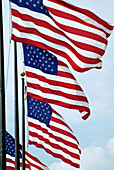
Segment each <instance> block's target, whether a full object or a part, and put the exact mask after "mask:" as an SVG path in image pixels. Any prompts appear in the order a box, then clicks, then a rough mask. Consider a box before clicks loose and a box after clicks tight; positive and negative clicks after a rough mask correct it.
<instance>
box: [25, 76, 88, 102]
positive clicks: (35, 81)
mask: <svg viewBox="0 0 114 170" xmlns="http://www.w3.org/2000/svg"><path fill="white" fill-rule="evenodd" d="M27 82H29V83H33V84H38V85H40V86H41V87H43V88H48V89H49V90H54V91H58V94H57V97H58V95H60V96H61V92H63V93H66V94H67V95H68V94H71V95H74V96H85V95H84V93H83V92H82V91H79V90H72V89H70V88H65V87H62V86H56V85H50V84H49V83H48V82H43V81H40V80H39V79H37V78H31V77H28V76H27ZM53 93H54V92H53ZM59 93H60V94H59ZM55 95H56V94H55ZM65 98H68V97H65ZM72 100H75V99H72Z"/></svg>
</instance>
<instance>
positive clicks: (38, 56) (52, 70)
mask: <svg viewBox="0 0 114 170" xmlns="http://www.w3.org/2000/svg"><path fill="white" fill-rule="evenodd" d="M23 49H24V60H25V65H26V66H30V67H33V68H36V69H40V70H41V71H42V72H44V73H47V74H52V75H57V68H58V61H57V58H56V57H55V56H54V55H52V54H51V53H49V52H48V51H47V50H44V49H41V48H37V47H34V46H31V45H27V44H23Z"/></svg>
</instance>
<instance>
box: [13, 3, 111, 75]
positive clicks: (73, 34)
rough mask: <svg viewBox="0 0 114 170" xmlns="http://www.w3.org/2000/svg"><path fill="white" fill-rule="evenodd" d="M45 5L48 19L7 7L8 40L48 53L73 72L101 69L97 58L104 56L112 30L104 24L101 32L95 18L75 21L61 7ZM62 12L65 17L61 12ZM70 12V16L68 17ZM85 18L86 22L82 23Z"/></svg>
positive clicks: (32, 12) (37, 14)
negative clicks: (11, 28) (8, 16)
mask: <svg viewBox="0 0 114 170" xmlns="http://www.w3.org/2000/svg"><path fill="white" fill-rule="evenodd" d="M59 2H61V1H59ZM45 4H46V6H47V8H48V9H49V11H50V14H51V17H52V18H49V17H48V16H46V15H44V14H41V13H37V12H34V11H31V10H29V9H27V8H21V7H19V6H17V5H16V4H14V3H11V8H12V25H13V30H12V31H13V32H12V39H13V40H15V41H19V42H23V43H27V44H30V45H33V46H37V47H39V48H42V49H46V50H49V51H51V52H52V53H53V54H54V55H56V57H58V59H59V60H61V61H63V62H64V63H66V64H67V65H68V66H69V67H70V68H73V69H74V70H76V71H80V72H84V71H86V70H89V69H91V68H101V65H102V64H101V60H100V57H101V56H102V55H103V54H104V51H105V49H106V44H107V36H108V35H109V34H110V33H111V30H112V29H113V27H112V26H111V25H109V24H108V23H107V24H105V25H108V26H107V28H106V31H105V30H104V29H103V28H100V27H99V26H97V25H95V23H96V22H97V20H96V18H95V17H93V18H95V19H91V20H92V21H91V20H89V21H88V18H89V17H88V16H87V14H86V13H85V15H84V16H82V17H83V19H82V18H80V15H81V14H80V13H81V12H80V13H79V16H78V17H76V15H75V14H74V13H76V11H75V10H71V9H70V8H67V7H66V6H65V5H62V3H61V4H60V5H59V4H58V3H57V1H54V2H51V1H45ZM58 5H59V7H60V8H58ZM52 6H53V8H52ZM58 9H59V10H58ZM66 9H67V11H69V13H68V12H67V11H65V10H66ZM54 11H55V12H54ZM70 11H71V12H72V11H73V12H74V13H73V14H72V15H71V14H70ZM64 14H65V16H66V18H65V17H64ZM66 14H67V15H66ZM61 15H62V17H61ZM67 16H68V17H67ZM74 16H75V18H78V19H77V20H76V21H73V20H72V17H74ZM94 16H96V15H94ZM85 17H86V18H87V19H86V20H87V21H86V20H85V21H83V20H84V18H85ZM99 20H100V19H99ZM90 21H91V22H90ZM88 22H90V23H88ZM65 23H66V24H65ZM103 23H106V22H105V21H103ZM71 25H73V27H71ZM101 25H102V23H101ZM63 27H64V28H63ZM107 30H108V31H107Z"/></svg>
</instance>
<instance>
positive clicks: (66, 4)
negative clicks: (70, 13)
mask: <svg viewBox="0 0 114 170" xmlns="http://www.w3.org/2000/svg"><path fill="white" fill-rule="evenodd" d="M49 1H51V2H55V3H56V4H60V5H61V6H64V7H67V8H69V9H70V10H71V9H72V10H74V11H77V12H79V13H82V14H84V15H86V16H88V17H90V18H91V19H93V20H95V21H96V22H98V23H99V24H101V25H103V26H104V27H105V28H107V29H109V30H112V29H113V26H111V25H110V24H108V23H107V22H106V21H104V20H103V19H101V18H100V17H98V16H97V15H95V14H94V13H93V12H91V11H89V10H87V9H82V8H79V7H77V6H74V5H71V4H69V3H67V2H64V1H61V0H59V1H57V0H49Z"/></svg>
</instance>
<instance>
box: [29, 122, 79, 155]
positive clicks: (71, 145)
mask: <svg viewBox="0 0 114 170" xmlns="http://www.w3.org/2000/svg"><path fill="white" fill-rule="evenodd" d="M28 125H29V126H30V127H35V128H36V129H38V130H40V131H42V132H43V133H44V134H48V135H49V137H50V138H52V139H55V140H56V143H58V142H61V143H63V144H64V147H65V145H66V146H69V147H71V148H74V149H77V150H78V151H79V153H80V152H81V151H80V149H79V147H78V145H77V144H75V143H73V142H71V141H69V142H68V141H66V140H65V139H63V138H61V137H60V136H55V135H54V134H53V132H58V133H60V132H61V129H57V130H58V131H56V129H55V128H53V129H51V127H52V126H50V129H51V130H52V133H50V132H49V131H48V130H47V129H45V128H42V127H41V126H40V125H38V124H35V123H32V122H29V121H28ZM31 133H34V132H31ZM61 134H63V135H65V136H66V137H70V138H72V139H74V140H75V139H76V138H75V136H73V135H71V134H70V133H69V132H68V133H66V134H64V132H63V131H62V132H61ZM76 141H77V140H76Z"/></svg>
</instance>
